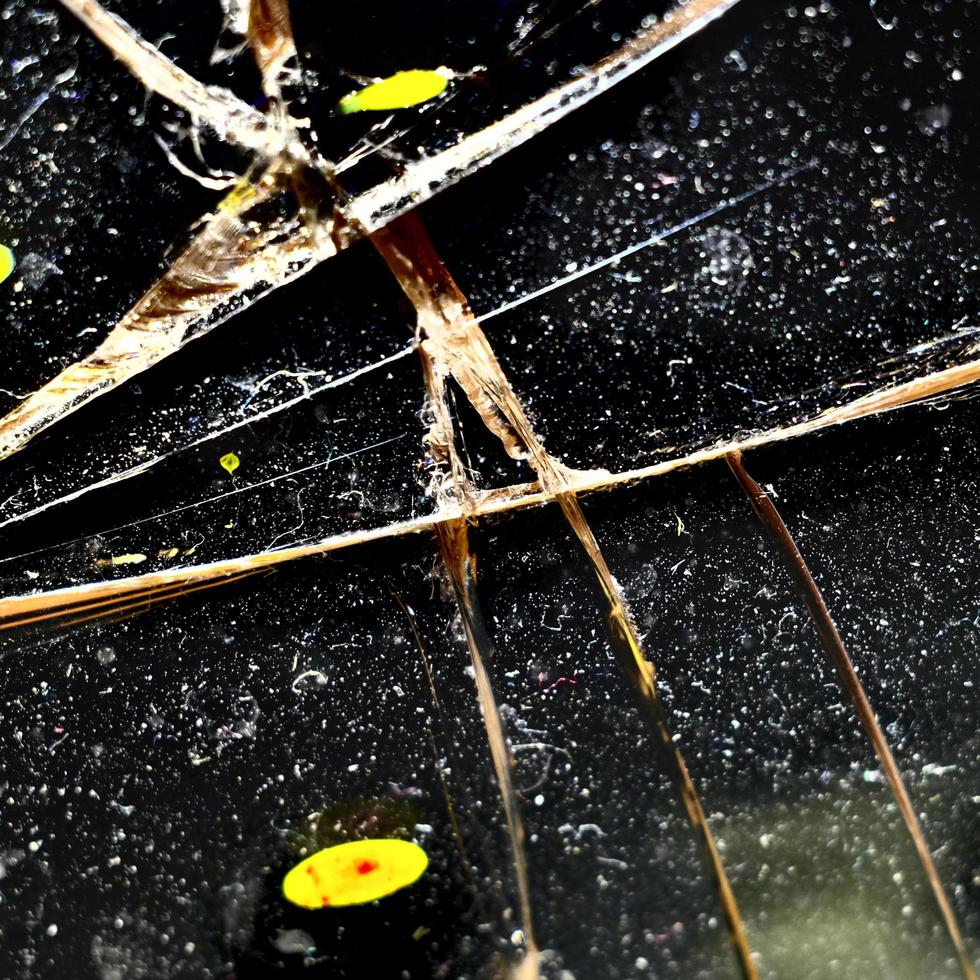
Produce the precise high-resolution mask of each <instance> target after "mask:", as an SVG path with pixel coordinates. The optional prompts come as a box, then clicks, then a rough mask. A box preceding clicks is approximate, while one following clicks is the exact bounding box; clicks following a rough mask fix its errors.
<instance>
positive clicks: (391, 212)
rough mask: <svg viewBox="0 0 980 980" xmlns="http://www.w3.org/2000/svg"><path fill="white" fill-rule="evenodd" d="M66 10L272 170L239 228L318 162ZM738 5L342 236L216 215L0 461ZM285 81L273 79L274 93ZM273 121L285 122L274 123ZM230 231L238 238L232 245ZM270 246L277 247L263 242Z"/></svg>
mask: <svg viewBox="0 0 980 980" xmlns="http://www.w3.org/2000/svg"><path fill="white" fill-rule="evenodd" d="M62 2H63V3H64V4H65V5H66V6H67V7H68V9H70V10H72V11H73V12H74V13H75V14H77V15H78V16H79V17H80V18H81V19H82V21H83V22H84V23H85V24H86V25H87V26H88V27H89V28H90V29H91V30H92V31H93V33H94V34H95V35H96V37H98V38H99V39H100V40H101V41H102V42H103V43H104V44H105V45H106V46H107V47H108V48H109V49H110V50H111V51H112V52H113V53H114V54H116V55H117V56H118V57H119V58H120V59H121V60H122V61H123V62H124V64H126V66H127V67H128V68H129V69H130V71H132V72H133V74H135V75H136V77H137V78H138V79H139V80H140V81H142V82H143V83H144V84H145V85H146V86H147V87H148V88H150V89H151V90H153V91H155V92H158V93H159V94H161V95H163V96H164V97H166V98H168V99H171V100H172V101H174V102H175V103H176V104H178V105H181V106H184V107H185V108H186V109H187V110H188V111H189V112H190V113H191V114H192V115H193V116H194V117H195V118H197V119H200V120H202V121H204V122H206V123H207V124H208V125H209V126H210V127H211V128H213V129H215V130H216V131H217V132H218V133H219V134H221V135H223V136H224V137H225V138H226V139H228V140H229V141H232V142H238V143H240V144H241V145H243V146H245V147H246V148H249V149H252V150H255V151H257V152H258V153H259V155H260V156H261V157H264V158H265V159H266V160H268V161H270V162H269V163H268V164H267V166H266V169H265V171H264V176H263V178H262V179H261V180H260V182H259V183H260V186H259V187H256V185H255V183H254V182H252V183H251V184H249V185H247V186H246V187H245V188H244V189H243V192H242V195H241V196H242V197H243V198H244V201H243V202H242V204H244V206H241V205H236V206H235V207H234V208H233V210H235V211H236V214H235V217H236V219H237V218H238V217H239V215H238V214H237V211H239V210H240V211H242V212H244V211H247V210H249V209H250V208H251V206H252V205H253V204H254V203H255V201H254V200H253V199H252V195H253V194H254V193H255V192H258V193H259V194H260V195H261V194H265V193H266V192H268V193H269V194H270V195H271V191H272V188H271V187H269V188H265V187H264V185H263V183H262V182H263V181H266V182H268V181H269V180H270V179H271V177H273V176H274V177H275V178H276V180H275V181H272V183H274V184H278V183H279V178H281V176H282V174H283V173H284V172H289V173H291V174H293V175H294V176H295V172H296V171H297V168H299V169H302V168H303V167H305V166H307V165H309V164H310V161H309V157H308V154H307V153H306V150H305V148H303V147H302V145H301V144H300V142H299V140H298V139H292V138H287V137H288V128H287V127H286V126H285V125H284V124H283V123H282V121H281V119H282V114H281V113H279V112H274V113H271V114H270V116H269V117H260V118H262V120H263V122H262V124H261V126H260V125H259V122H258V120H257V119H255V118H254V110H251V109H250V107H248V106H246V105H245V103H243V102H240V100H238V99H237V97H235V96H233V95H232V94H231V93H229V92H228V91H227V90H225V89H220V88H215V87H213V86H203V85H201V84H200V83H199V82H197V81H196V80H195V79H193V78H192V77H191V76H190V75H187V73H186V72H183V71H182V70H181V69H179V68H178V67H177V66H176V65H174V64H173V63H172V62H171V61H170V60H169V59H167V58H166V57H165V56H164V55H162V54H161V53H160V52H159V51H157V49H156V48H154V47H152V46H151V45H149V44H147V43H146V42H145V41H143V40H142V39H141V38H140V37H139V35H138V34H136V32H135V31H134V30H133V29H132V28H131V27H129V25H127V24H126V23H125V22H124V21H122V20H121V19H120V18H118V17H116V16H115V15H113V14H110V13H109V12H108V11H106V10H105V9H104V8H102V7H101V6H100V5H99V4H98V3H96V2H95V0H62ZM737 2H738V0H690V2H688V3H686V4H683V5H682V6H679V7H677V8H675V9H674V10H673V11H671V12H669V13H668V14H667V15H666V16H665V17H664V18H663V20H661V21H658V22H657V23H655V24H654V25H653V26H651V27H650V28H648V29H646V30H645V31H643V32H641V33H640V34H638V35H637V36H636V37H635V38H633V39H631V40H630V41H628V42H627V43H625V44H624V45H623V46H622V47H620V48H619V49H618V50H617V51H616V52H614V53H613V54H611V55H610V56H608V57H607V58H605V59H603V60H602V61H600V62H598V63H597V64H595V65H593V66H592V67H591V68H590V69H588V70H586V71H583V72H581V73H580V74H578V75H577V76H576V77H575V78H572V79H570V80H569V81H567V82H565V83H563V84H561V85H559V86H557V87H556V88H554V89H552V90H551V91H550V92H548V93H546V94H545V95H543V96H541V97H540V98H538V99H535V100H533V101H532V102H530V103H528V104H527V105H525V106H524V107H522V108H521V109H519V110H517V111H516V112H513V113H511V114H510V115H508V116H506V117H504V118H503V119H501V120H499V121H498V122H496V123H493V124H491V125H490V126H487V127H486V128H484V129H482V130H480V131H478V132H477V133H473V134H471V135H469V136H465V137H463V138H462V139H460V141H459V142H458V143H456V144H455V145H454V146H451V147H449V148H448V149H446V150H443V151H441V152H439V153H436V154H434V155H432V156H430V157H426V158H423V159H421V160H419V161H416V162H414V163H412V164H409V165H408V166H407V167H406V168H405V170H404V172H403V173H402V174H401V175H400V176H399V177H396V178H393V179H391V180H389V181H387V182H385V183H382V184H380V185H378V186H376V187H374V188H373V189H372V190H370V191H367V192H365V193H364V194H362V195H360V196H359V197H357V198H355V199H354V200H352V201H351V202H350V203H349V205H348V206H347V207H346V208H345V217H346V219H347V220H346V222H345V223H344V226H343V228H341V229H338V230H337V231H336V234H334V228H333V220H332V218H330V219H328V221H327V227H326V228H321V227H320V225H319V222H312V221H311V220H310V217H311V216H310V215H309V214H305V213H304V218H306V219H307V220H306V221H305V222H304V223H303V224H301V225H298V226H296V227H292V228H287V229H282V228H277V227H273V228H270V227H265V228H264V229H263V228H262V227H261V226H260V228H259V229H258V230H256V229H254V228H253V227H252V226H251V225H249V226H247V227H246V226H244V225H243V226H242V227H241V228H238V229H232V228H230V227H228V225H227V222H224V223H222V219H223V218H227V217H228V215H221V214H219V215H218V216H217V217H216V218H212V219H211V221H210V222H209V223H208V225H207V226H206V228H205V230H204V232H202V233H201V235H200V236H199V237H198V239H196V240H195V241H194V242H193V243H192V244H191V246H190V247H189V248H188V249H187V250H186V251H185V252H184V253H182V254H181V255H180V256H179V257H178V258H177V260H176V261H175V262H174V265H173V266H172V267H171V269H170V270H169V271H168V272H167V273H165V274H164V276H163V278H162V279H161V280H160V281H159V282H158V283H157V284H156V285H155V286H154V287H152V288H151V289H150V290H149V291H148V292H147V294H146V295H145V296H144V297H143V299H142V300H141V301H140V302H139V303H138V304H137V305H136V306H135V307H133V309H132V310H130V311H129V313H127V314H126V315H125V316H124V317H123V319H122V320H121V321H120V322H119V324H118V325H117V326H116V327H115V328H113V330H112V331H111V332H110V334H109V336H108V337H107V339H106V340H105V341H104V342H103V344H102V345H100V347H99V348H98V349H97V350H96V351H95V352H94V353H93V354H91V355H89V356H88V357H87V358H85V359H83V360H82V361H79V362H77V363H76V364H73V365H71V366H69V367H68V368H66V369H65V370H64V371H63V372H62V373H61V374H60V375H59V376H58V377H57V378H55V379H53V380H52V381H50V382H49V383H48V384H46V385H45V386H44V387H43V388H41V389H40V390H39V391H37V392H35V393H33V394H32V395H30V396H29V397H28V398H27V399H26V400H25V401H24V402H23V403H22V404H21V405H19V406H18V407H17V408H15V409H14V410H13V411H12V412H10V413H9V414H8V415H6V416H4V417H3V418H2V419H0V459H3V458H4V457H6V456H9V455H11V454H12V453H14V452H16V451H17V450H18V449H20V448H22V447H23V446H24V445H25V444H26V443H27V442H28V441H29V440H30V439H32V438H33V437H34V436H35V435H37V433H38V432H40V431H42V430H43V429H45V428H47V427H48V426H51V425H53V424H55V423H56V422H57V421H58V420H59V419H60V418H62V417H63V416H64V415H67V414H68V413H70V412H73V411H76V410H77V409H78V408H80V407H82V405H84V404H85V403H86V402H88V401H90V400H91V399H92V398H95V397H97V396H98V395H100V394H102V393H104V392H105V391H107V390H109V389H110V388H112V387H114V386H115V385H117V384H120V383H122V382H123V381H126V380H128V379H129V378H131V377H133V376H134V375H135V374H138V373H139V372H141V371H145V370H147V369H148V368H149V367H151V366H152V365H153V364H156V363H157V362H158V361H160V360H162V359H163V358H165V357H167V356H168V355H169V354H171V353H173V352H174V351H175V350H177V349H179V347H180V346H181V345H182V344H183V343H184V342H186V341H187V340H189V339H191V338H192V337H193V336H200V335H201V334H202V333H203V332H204V331H206V330H210V329H212V328H213V327H215V326H217V325H218V324H219V323H221V322H222V321H223V320H225V319H227V318H228V317H229V316H231V315H233V313H234V312H235V311H236V309H237V308H240V307H241V306H242V305H244V303H245V302H246V301H247V300H248V299H249V298H254V294H257V293H265V294H267V293H269V292H271V291H272V290H274V289H276V288H278V287H279V286H282V285H284V284H285V283H286V282H288V281H290V280H291V279H293V278H295V276H296V275H298V274H299V273H300V272H305V271H309V269H311V268H312V267H313V266H314V265H316V264H317V263H319V262H322V261H324V260H325V259H328V258H331V257H332V256H333V255H335V254H336V253H337V251H339V250H340V249H342V248H346V247H347V246H348V245H350V244H351V243H352V242H353V241H354V240H356V238H358V237H359V235H360V234H363V233H372V232H374V231H377V230H378V229H379V228H381V227H383V226H384V225H385V224H387V223H388V222H390V221H392V220H394V219H395V218H396V217H398V216H399V215H401V214H404V213H406V212H408V211H410V210H411V209H412V208H414V207H416V206H417V205H418V204H420V203H421V202H423V201H426V200H428V199H429V198H431V197H433V196H434V195H435V194H437V193H438V192H439V191H441V190H444V189H445V188H447V187H450V186H452V185H453V184H455V183H458V182H459V181H460V180H462V179H463V178H464V177H466V176H467V175H469V174H470V173H472V172H474V171H475V170H477V169H479V168H480V167H483V166H486V165H487V164H489V163H491V162H493V161H494V160H496V159H498V158H499V157H501V156H503V155H504V154H505V153H507V152H508V151H510V150H512V149H513V148H515V147H517V146H520V145H521V144H522V143H525V142H526V141H527V140H529V139H531V138H532V137H534V136H536V135H537V134H538V133H540V132H542V131H543V130H545V129H546V128H547V127H548V126H550V125H552V124H553V123H555V122H557V121H558V120H559V119H562V118H564V117H565V116H566V115H568V114H569V113H570V112H572V111H574V110H575V109H577V108H579V107H580V106H582V105H584V104H586V103H587V102H589V101H591V99H593V98H595V97H596V96H597V95H600V94H601V93H603V92H605V91H607V90H608V89H609V88H611V87H612V86H613V85H615V84H616V83H617V82H619V81H621V80H622V79H624V78H627V77H629V76H630V75H632V74H633V73H634V72H636V71H639V70H640V69H641V68H643V67H644V66H645V65H647V64H649V63H650V62H651V61H653V60H654V59H656V58H658V57H659V56H660V55H662V54H664V53H666V52H667V51H669V50H671V49H672V48H673V47H675V46H676V45H677V44H679V43H680V42H681V41H683V40H684V39H685V38H687V37H690V36H691V35H692V34H695V33H697V31H699V30H701V29H702V28H703V27H705V26H706V25H707V24H709V23H711V21H713V20H715V19H716V18H717V17H720V16H721V15H722V14H723V13H724V12H725V11H726V10H728V9H729V8H730V7H732V6H734V5H735V3H737ZM275 7H278V4H274V3H272V2H271V0H268V2H267V3H266V4H265V5H264V6H263V9H266V10H269V11H272V10H273V8H275ZM276 16H277V15H276V14H275V13H270V14H269V18H268V19H267V20H262V22H261V23H262V24H263V25H265V24H267V23H269V22H275V23H278V24H280V26H281V23H282V21H281V18H279V20H276ZM256 23H258V22H256ZM250 26H251V25H250ZM250 33H251V35H252V37H253V38H256V42H255V43H257V44H259V45H260V49H261V51H260V54H261V56H262V57H263V58H264V59H265V64H266V68H267V76H266V85H267V86H269V85H271V84H273V83H272V82H271V81H270V79H271V77H272V76H271V75H269V74H268V73H269V72H273V73H275V72H280V70H281V68H282V65H281V64H280V61H281V60H282V55H283V54H285V52H286V50H287V48H286V47H282V50H276V51H275V52H274V51H273V48H275V43H274V42H269V45H271V46H268V45H267V46H266V47H262V45H263V44H265V43H266V42H264V41H262V40H261V38H262V37H263V32H262V30H260V29H259V27H257V26H256V27H254V29H252V30H251V32H250ZM287 47H288V46H287ZM262 52H264V54H262ZM282 63H283V64H284V63H285V62H282ZM280 77H281V76H280V75H278V74H277V75H276V79H277V80H276V82H275V84H276V85H278V79H279V78H280ZM245 110H248V112H246V111H245ZM273 119H278V120H280V121H279V123H278V124H275V125H274V124H273V123H272V122H271V120H273ZM243 120H244V122H243ZM260 137H261V138H260ZM234 193H235V192H233V195H234ZM226 200H227V199H226ZM212 226H214V227H212ZM231 232H236V233H235V234H231V237H229V233H231ZM276 234H279V235H280V237H279V239H278V240H271V239H274V238H275V237H276ZM257 237H258V238H259V239H260V240H263V247H258V246H257V242H256V238H257ZM267 237H268V239H269V240H265V239H266V238H267ZM209 243H210V245H211V247H216V248H217V249H218V254H219V255H221V256H222V257H223V259H224V266H223V267H222V266H220V265H215V264H209V263H208V262H207V261H206V260H205V255H204V254H202V252H205V251H206V250H205V248H204V247H205V246H207V245H208V244H209ZM246 257H247V260H246ZM175 286H177V287H182V288H180V289H179V290H178V305H177V309H176V310H174V309H171V305H172V303H173V297H171V298H170V299H167V302H165V303H164V304H163V305H162V306H161V305H160V304H158V303H157V302H156V300H158V299H160V298H164V299H166V298H167V297H168V294H169V293H170V291H171V290H172V289H173V288H174V287H175ZM188 286H189V287H191V292H190V293H189V294H188V295H183V296H181V294H186V293H187V287H188ZM191 296H192V297H193V302H192V303H189V302H187V300H188V299H189V298H190V297H191ZM222 309H224V311H225V312H224V313H223V314H222V313H221V310H222ZM136 324H138V325H139V330H140V338H139V343H135V342H134V341H135V339H136V338H134V337H133V336H132V335H131V329H132V327H133V326H134V325H136Z"/></svg>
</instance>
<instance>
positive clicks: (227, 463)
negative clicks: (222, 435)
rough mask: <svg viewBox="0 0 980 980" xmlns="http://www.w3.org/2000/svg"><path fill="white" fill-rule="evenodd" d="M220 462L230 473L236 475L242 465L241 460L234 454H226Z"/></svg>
mask: <svg viewBox="0 0 980 980" xmlns="http://www.w3.org/2000/svg"><path fill="white" fill-rule="evenodd" d="M218 462H219V463H220V464H221V466H222V468H223V469H226V470H227V471H228V472H229V473H234V472H235V470H237V469H238V467H239V466H240V465H241V460H240V459H239V458H238V457H237V456H236V455H235V454H234V453H225V454H224V456H222V457H221V459H219V460H218Z"/></svg>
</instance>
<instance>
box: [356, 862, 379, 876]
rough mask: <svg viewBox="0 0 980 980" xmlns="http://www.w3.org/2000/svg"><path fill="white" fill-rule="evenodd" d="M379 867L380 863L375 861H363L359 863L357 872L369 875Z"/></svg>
mask: <svg viewBox="0 0 980 980" xmlns="http://www.w3.org/2000/svg"><path fill="white" fill-rule="evenodd" d="M377 869H378V864H377V862H375V861H361V863H360V864H359V865H357V873H358V874H359V875H369V874H370V873H371V872H372V871H376V870H377Z"/></svg>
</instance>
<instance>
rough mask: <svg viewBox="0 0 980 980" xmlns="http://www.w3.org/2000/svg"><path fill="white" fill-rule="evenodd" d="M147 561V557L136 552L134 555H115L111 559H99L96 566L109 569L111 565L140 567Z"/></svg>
mask: <svg viewBox="0 0 980 980" xmlns="http://www.w3.org/2000/svg"><path fill="white" fill-rule="evenodd" d="M145 561H146V555H141V554H140V553H139V552H136V553H135V554H132V555H113V556H112V557H111V558H99V559H98V561H96V563H95V564H96V565H98V566H100V567H101V568H108V567H109V566H110V565H140V564H142V563H143V562H145Z"/></svg>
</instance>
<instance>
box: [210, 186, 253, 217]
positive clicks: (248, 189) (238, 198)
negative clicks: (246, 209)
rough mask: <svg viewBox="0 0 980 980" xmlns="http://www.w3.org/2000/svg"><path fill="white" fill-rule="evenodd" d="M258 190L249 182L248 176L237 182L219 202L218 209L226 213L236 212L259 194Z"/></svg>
mask: <svg viewBox="0 0 980 980" xmlns="http://www.w3.org/2000/svg"><path fill="white" fill-rule="evenodd" d="M258 193H259V192H258V191H257V190H256V189H255V188H254V187H253V186H252V185H251V184H250V183H249V181H248V178H247V177H242V179H241V180H240V181H239V182H238V183H237V184H235V186H234V187H233V188H232V189H231V190H230V191H228V193H227V194H226V195H225V196H224V197H223V198H222V199H221V200H220V201H219V202H218V210H219V211H224V212H225V213H226V214H235V213H236V212H238V211H240V210H241V209H242V206H243V205H245V204H247V203H248V202H249V201H251V200H252V198H253V197H256V196H257V195H258Z"/></svg>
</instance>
